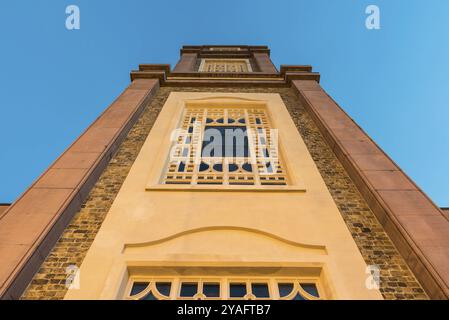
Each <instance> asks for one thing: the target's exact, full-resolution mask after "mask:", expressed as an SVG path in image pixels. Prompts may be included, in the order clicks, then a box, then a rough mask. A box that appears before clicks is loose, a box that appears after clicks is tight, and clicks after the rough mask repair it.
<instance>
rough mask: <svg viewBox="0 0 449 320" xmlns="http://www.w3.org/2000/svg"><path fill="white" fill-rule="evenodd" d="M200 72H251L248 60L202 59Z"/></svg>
mask: <svg viewBox="0 0 449 320" xmlns="http://www.w3.org/2000/svg"><path fill="white" fill-rule="evenodd" d="M199 70H200V72H233V73H240V72H252V68H251V64H250V62H249V60H248V59H203V60H202V61H201V65H200V68H199Z"/></svg>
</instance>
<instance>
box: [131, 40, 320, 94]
mask: <svg viewBox="0 0 449 320" xmlns="http://www.w3.org/2000/svg"><path fill="white" fill-rule="evenodd" d="M152 78H156V79H159V81H160V84H161V85H162V86H164V85H170V86H191V85H198V83H204V84H205V85H206V84H207V86H223V85H225V86H235V85H238V86H254V85H257V86H265V87H290V86H291V81H292V80H315V81H317V82H319V80H320V74H319V73H317V72H312V66H309V65H295V66H287V65H281V66H280V69H279V70H278V69H277V68H276V66H275V65H274V63H273V62H272V60H271V58H270V48H269V47H268V46H266V45H237V44H236V45H184V46H182V48H181V49H180V59H179V61H178V62H177V64H176V66H175V67H174V68H173V69H172V68H171V66H170V65H168V64H141V65H139V70H135V71H132V72H131V80H135V79H152ZM237 79H238V81H236V80H237Z"/></svg>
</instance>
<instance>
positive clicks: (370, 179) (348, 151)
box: [292, 80, 449, 299]
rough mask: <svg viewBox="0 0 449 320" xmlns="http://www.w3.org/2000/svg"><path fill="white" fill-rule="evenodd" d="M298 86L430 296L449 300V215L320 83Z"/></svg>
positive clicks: (299, 83) (304, 82) (298, 83)
mask: <svg viewBox="0 0 449 320" xmlns="http://www.w3.org/2000/svg"><path fill="white" fill-rule="evenodd" d="M292 85H293V88H294V89H296V90H297V93H298V95H299V98H300V99H301V100H302V102H303V103H304V105H305V107H306V108H307V109H308V111H309V112H310V114H311V116H312V118H314V120H315V122H316V124H317V126H318V127H319V129H320V131H321V132H322V134H323V136H324V137H325V139H326V140H327V142H328V143H329V145H330V146H331V147H332V149H333V150H334V152H335V154H336V155H337V157H338V158H339V160H340V161H341V163H342V164H343V165H344V167H345V169H346V170H347V172H348V173H349V175H350V176H351V178H352V180H353V181H354V182H355V184H356V185H357V187H358V189H359V190H360V192H361V194H362V195H363V197H364V198H365V199H366V201H367V202H368V204H369V206H370V207H371V209H372V210H373V212H374V213H375V214H376V216H377V218H378V220H379V222H380V223H381V224H382V225H383V227H384V229H385V231H386V232H387V234H388V235H389V236H390V238H391V239H392V241H393V242H394V244H395V245H396V247H397V249H398V250H399V252H400V253H401V255H402V256H403V257H404V259H405V260H406V262H407V263H408V265H409V267H410V269H411V270H412V271H413V273H414V274H415V276H416V277H417V278H418V280H419V281H420V282H421V284H422V285H423V287H424V288H425V289H426V291H427V293H428V294H429V296H430V297H431V298H433V299H448V298H449V268H448V265H449V221H448V219H447V217H446V216H445V215H444V214H443V212H442V211H441V210H440V209H439V208H438V207H437V206H436V205H435V204H434V203H433V202H432V201H431V200H430V199H429V198H428V197H427V196H426V195H425V194H424V192H423V191H422V190H421V189H419V188H418V187H417V185H416V184H415V183H414V182H413V181H412V180H411V179H410V178H409V177H408V176H407V175H406V174H405V173H404V172H402V171H401V169H400V168H399V167H398V166H397V165H396V164H395V163H394V162H393V161H392V160H391V159H390V158H389V157H388V156H387V155H386V154H385V153H384V152H383V151H382V150H381V149H380V148H379V147H378V146H377V145H376V144H375V143H374V141H372V140H371V138H370V137H369V136H368V135H367V134H366V133H365V132H364V131H363V130H362V129H361V128H360V127H359V126H358V125H357V124H356V123H355V122H354V121H353V120H352V119H351V118H350V117H349V116H348V115H347V114H346V113H345V112H344V111H343V110H342V109H341V108H340V107H339V106H338V105H337V104H336V103H335V102H334V101H333V100H332V99H331V98H330V97H329V96H328V95H327V94H326V93H325V92H324V90H323V89H322V88H321V87H320V85H319V84H318V83H317V82H316V81H312V80H294V81H292Z"/></svg>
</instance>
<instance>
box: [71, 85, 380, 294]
mask: <svg viewBox="0 0 449 320" xmlns="http://www.w3.org/2000/svg"><path fill="white" fill-rule="evenodd" d="M186 103H187V104H189V103H190V104H191V103H193V104H205V105H207V104H214V103H215V104H217V103H221V104H226V103H228V104H233V105H246V104H248V103H250V104H251V103H253V104H258V105H263V106H265V107H266V108H267V112H268V114H269V117H270V120H271V123H272V125H273V128H276V129H279V138H280V150H281V152H282V156H283V161H284V163H285V165H286V168H287V172H288V175H289V181H290V182H291V183H290V185H289V186H288V188H284V190H282V188H271V189H270V188H268V189H266V190H255V189H254V188H256V187H253V188H249V189H245V190H243V189H238V188H237V189H232V188H226V187H221V186H218V187H217V186H212V187H207V188H203V189H201V190H200V189H194V188H176V187H174V188H165V189H163V188H160V189H158V188H157V186H158V184H159V182H160V178H161V175H162V172H163V171H164V168H165V165H166V161H167V155H168V152H169V148H170V146H171V142H170V134H171V132H172V131H173V130H174V129H175V128H177V126H178V124H179V120H180V118H181V115H182V112H183V108H184V107H185V106H186ZM223 188H225V189H227V190H226V191H227V192H219V191H220V190H223ZM170 267H173V268H175V267H176V268H180V267H186V268H203V270H206V269H207V268H208V269H207V270H213V268H214V267H215V268H218V267H229V268H231V267H233V268H239V267H241V268H245V270H250V271H246V272H249V273H250V274H253V275H254V276H256V275H258V274H259V273H260V270H261V268H275V270H278V271H276V272H281V273H282V270H284V269H285V270H298V271H297V272H298V273H302V272H304V273H305V274H306V275H307V273H308V272H311V273H312V274H314V276H316V277H317V278H319V281H320V285H321V286H322V287H323V291H324V294H325V296H326V298H330V299H382V296H381V294H380V292H379V291H378V290H375V289H374V290H369V289H367V288H366V285H365V281H366V279H367V277H368V275H367V274H366V264H365V262H364V260H363V258H362V256H361V254H360V253H359V251H358V249H357V246H356V244H355V243H354V240H353V239H352V237H351V235H350V233H349V231H348V229H347V228H346V225H345V223H344V221H343V219H342V217H341V215H340V212H339V211H338V209H337V207H336V205H335V203H334V202H333V199H332V197H331V195H330V193H329V191H328V190H327V188H326V185H325V183H324V181H323V180H322V178H321V176H320V174H319V172H318V170H317V168H316V166H315V164H314V162H313V160H312V158H311V156H310V154H309V153H308V150H307V148H306V146H305V144H304V142H303V140H302V138H301V136H300V135H299V133H298V131H297V129H296V127H295V125H294V123H293V121H292V120H291V118H290V116H289V113H288V111H287V109H286V107H285V106H284V104H283V102H282V99H281V98H280V96H279V95H278V94H249V93H232V94H227V93H181V92H173V93H171V94H170V96H169V98H168V100H167V102H166V104H165V106H164V108H163V110H162V111H161V113H160V115H159V118H158V119H157V121H156V123H155V125H154V127H153V129H152V130H151V132H150V134H149V136H148V138H147V140H146V142H145V144H144V146H143V147H142V150H141V152H140V154H139V156H138V157H137V159H136V161H135V163H134V165H133V167H132V168H131V171H130V173H129V175H128V177H127V178H126V180H125V182H124V184H123V186H122V188H121V190H120V192H119V194H118V196H117V198H116V199H115V201H114V204H113V205H112V207H111V210H110V212H109V213H108V216H107V218H106V220H105V221H104V223H103V225H102V227H101V229H100V231H99V233H98V235H97V237H96V238H95V241H94V243H93V245H92V246H91V248H90V249H89V252H88V254H87V256H86V258H85V260H84V262H83V264H82V266H81V269H80V272H79V276H80V278H79V281H80V286H79V288H73V289H70V290H69V291H68V293H67V295H66V297H65V298H66V299H120V298H121V297H123V294H124V290H125V287H126V286H127V284H128V277H129V276H130V275H135V274H136V275H144V274H146V273H149V274H150V275H151V272H156V271H155V270H159V271H158V272H159V273H161V271H160V269H161V268H162V270H166V272H167V273H170ZM158 268H159V269H158ZM204 268H206V269H204ZM211 268H212V269H211ZM200 270H201V269H200ZM251 270H252V271H251ZM279 270H280V271H279ZM205 272H206V271H205ZM207 272H209V271H207ZM162 273H163V272H162ZM297 276H298V277H300V276H302V275H301V274H298V275H297Z"/></svg>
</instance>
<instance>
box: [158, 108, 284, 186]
mask: <svg viewBox="0 0 449 320" xmlns="http://www.w3.org/2000/svg"><path fill="white" fill-rule="evenodd" d="M212 130H215V131H213V132H218V133H220V134H221V136H220V135H219V136H218V138H223V141H221V144H223V143H224V144H226V147H228V146H229V141H232V143H234V144H235V145H236V146H237V147H239V146H240V147H241V148H243V149H244V152H243V153H240V154H231V156H230V155H229V154H228V153H225V152H223V154H222V155H221V156H220V155H218V156H217V155H216V154H213V155H212V154H208V153H207V152H206V148H205V142H206V140H207V141H210V140H212V138H211V137H210V136H209V135H208V133H209V132H211V131H212ZM229 132H230V133H229ZM233 133H234V134H235V135H234V136H232V134H233ZM237 133H240V135H242V133H243V135H244V137H243V139H244V142H242V137H238V134H237ZM218 138H217V140H219V139H218ZM234 138H235V139H234ZM208 139H209V140H208ZM238 139H240V140H239V141H240V143H238V142H237V140H238ZM172 140H173V141H174V144H173V146H172V149H171V152H170V156H169V159H168V164H167V169H166V173H165V175H164V177H163V181H162V183H163V184H189V185H229V186H233V185H237V186H239V185H240V186H242V185H253V186H285V185H288V179H287V174H286V172H285V169H284V166H283V164H282V159H281V156H280V153H279V150H278V134H277V130H274V129H272V128H271V127H270V123H269V119H268V116H267V113H266V111H265V109H264V108H260V107H259V108H258V107H249V108H243V107H235V108H225V107H210V108H208V107H206V108H203V107H187V108H186V109H185V112H184V115H183V118H182V122H181V126H180V128H179V129H178V130H177V131H176V133H175V134H174V135H173V136H172ZM215 146H217V147H219V149H220V148H221V146H220V145H217V144H216V145H215ZM236 146H232V145H231V148H234V149H232V150H237V149H236ZM222 150H224V148H223V149H222ZM226 150H229V149H226ZM240 150H241V149H240ZM219 151H220V150H219Z"/></svg>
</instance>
